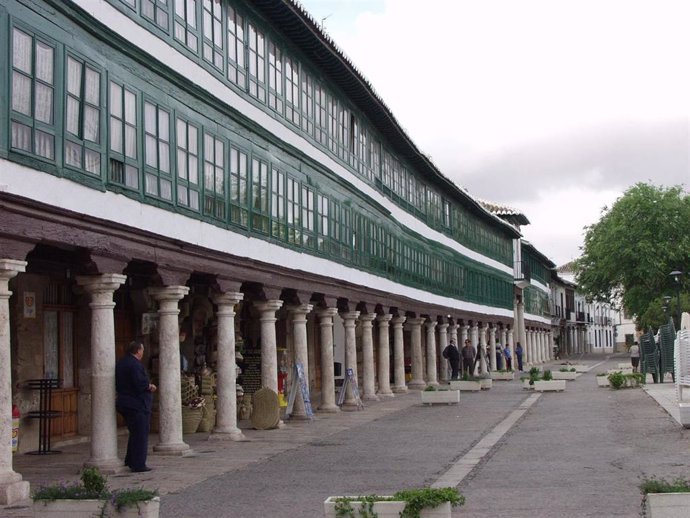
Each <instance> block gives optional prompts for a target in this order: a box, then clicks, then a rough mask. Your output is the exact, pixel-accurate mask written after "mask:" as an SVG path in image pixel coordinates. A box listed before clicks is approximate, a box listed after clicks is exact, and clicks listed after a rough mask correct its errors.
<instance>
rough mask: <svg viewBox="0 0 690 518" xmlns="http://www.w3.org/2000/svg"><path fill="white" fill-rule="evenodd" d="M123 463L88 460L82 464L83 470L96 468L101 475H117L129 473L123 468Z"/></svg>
mask: <svg viewBox="0 0 690 518" xmlns="http://www.w3.org/2000/svg"><path fill="white" fill-rule="evenodd" d="M122 462H123V461H122V460H120V459H117V458H116V459H104V460H98V459H89V460H87V461H86V462H84V467H85V468H98V470H99V471H100V472H101V473H104V474H106V475H118V474H120V473H125V472H126V471H129V468H128V467H127V466H125V465H124V464H123V463H122Z"/></svg>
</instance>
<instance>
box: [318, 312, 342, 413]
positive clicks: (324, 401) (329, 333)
mask: <svg viewBox="0 0 690 518" xmlns="http://www.w3.org/2000/svg"><path fill="white" fill-rule="evenodd" d="M316 314H317V316H318V317H319V327H320V328H321V404H320V405H319V410H320V411H322V412H331V413H335V412H339V411H340V408H339V407H338V405H336V404H335V373H334V371H333V317H334V316H335V315H337V314H338V309H337V308H325V309H321V310H319V311H318V312H317V313H316Z"/></svg>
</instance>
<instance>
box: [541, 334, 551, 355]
mask: <svg viewBox="0 0 690 518" xmlns="http://www.w3.org/2000/svg"><path fill="white" fill-rule="evenodd" d="M541 357H542V361H543V362H544V363H546V362H548V361H549V348H548V342H547V340H546V329H542V330H541Z"/></svg>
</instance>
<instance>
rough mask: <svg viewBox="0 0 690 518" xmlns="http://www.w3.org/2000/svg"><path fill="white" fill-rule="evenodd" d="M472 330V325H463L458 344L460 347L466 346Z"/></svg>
mask: <svg viewBox="0 0 690 518" xmlns="http://www.w3.org/2000/svg"><path fill="white" fill-rule="evenodd" d="M469 331H470V326H467V325H465V326H462V328H461V329H460V343H459V344H458V348H460V349H462V348H463V347H464V346H465V340H467V337H468V336H470V334H469Z"/></svg>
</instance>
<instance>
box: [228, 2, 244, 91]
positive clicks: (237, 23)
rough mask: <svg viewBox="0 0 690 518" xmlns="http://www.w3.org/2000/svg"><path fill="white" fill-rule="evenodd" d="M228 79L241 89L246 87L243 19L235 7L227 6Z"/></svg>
mask: <svg viewBox="0 0 690 518" xmlns="http://www.w3.org/2000/svg"><path fill="white" fill-rule="evenodd" d="M227 23H228V79H229V80H230V81H231V82H233V83H235V84H236V85H237V86H239V87H240V88H241V89H242V90H246V89H247V57H246V47H245V42H244V38H245V33H246V29H245V19H244V16H242V15H241V14H240V13H239V12H238V11H237V9H235V8H234V7H232V6H228V14H227Z"/></svg>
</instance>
